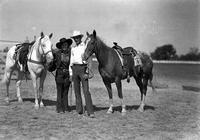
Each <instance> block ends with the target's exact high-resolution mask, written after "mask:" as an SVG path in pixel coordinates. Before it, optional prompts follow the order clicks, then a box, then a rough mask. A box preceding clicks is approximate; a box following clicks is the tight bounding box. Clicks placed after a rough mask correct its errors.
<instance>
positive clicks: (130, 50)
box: [113, 42, 142, 82]
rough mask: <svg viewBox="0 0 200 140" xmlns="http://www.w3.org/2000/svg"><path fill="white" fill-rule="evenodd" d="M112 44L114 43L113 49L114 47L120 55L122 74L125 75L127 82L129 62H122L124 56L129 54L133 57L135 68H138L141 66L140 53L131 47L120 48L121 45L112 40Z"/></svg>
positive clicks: (128, 79) (128, 78)
mask: <svg viewBox="0 0 200 140" xmlns="http://www.w3.org/2000/svg"><path fill="white" fill-rule="evenodd" d="M113 44H114V46H113V49H115V50H116V51H117V52H118V54H119V55H120V57H121V59H122V60H121V61H122V68H123V75H124V77H125V76H127V82H129V81H130V75H129V68H128V67H129V66H128V65H129V64H127V63H124V62H126V61H125V57H124V56H125V55H131V57H132V58H133V59H134V66H135V69H140V68H141V66H142V61H141V58H140V55H139V54H138V52H137V51H136V50H135V49H134V48H132V47H127V48H124V49H122V47H120V46H119V45H118V44H117V43H116V42H113ZM135 71H136V70H135ZM137 71H138V70H137ZM135 75H138V74H137V73H136V72H135Z"/></svg>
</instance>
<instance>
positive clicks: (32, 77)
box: [30, 71, 39, 109]
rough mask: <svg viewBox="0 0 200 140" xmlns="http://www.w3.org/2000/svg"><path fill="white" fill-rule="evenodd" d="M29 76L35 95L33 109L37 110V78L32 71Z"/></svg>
mask: <svg viewBox="0 0 200 140" xmlns="http://www.w3.org/2000/svg"><path fill="white" fill-rule="evenodd" d="M30 74H31V79H32V82H33V89H34V93H35V109H39V104H38V85H37V76H36V75H35V73H34V72H33V71H31V72H30Z"/></svg>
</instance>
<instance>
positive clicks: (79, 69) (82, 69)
mask: <svg viewBox="0 0 200 140" xmlns="http://www.w3.org/2000/svg"><path fill="white" fill-rule="evenodd" d="M86 68H87V67H86V65H78V64H76V65H73V67H72V70H73V82H74V92H75V97H76V111H77V113H79V114H82V113H83V105H82V98H81V85H80V84H82V87H83V94H84V97H85V104H86V109H87V113H88V114H89V115H90V114H93V113H94V110H93V104H92V98H91V94H90V92H89V83H88V79H85V77H84V75H85V73H86Z"/></svg>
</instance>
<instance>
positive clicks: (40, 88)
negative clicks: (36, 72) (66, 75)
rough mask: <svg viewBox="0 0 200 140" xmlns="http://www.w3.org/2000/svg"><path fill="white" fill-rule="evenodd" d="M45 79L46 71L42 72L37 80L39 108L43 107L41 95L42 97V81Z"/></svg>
mask: <svg viewBox="0 0 200 140" xmlns="http://www.w3.org/2000/svg"><path fill="white" fill-rule="evenodd" d="M45 78H46V71H43V72H42V74H41V77H40V80H39V82H40V83H39V101H40V107H44V103H43V102H42V95H43V87H44V80H45Z"/></svg>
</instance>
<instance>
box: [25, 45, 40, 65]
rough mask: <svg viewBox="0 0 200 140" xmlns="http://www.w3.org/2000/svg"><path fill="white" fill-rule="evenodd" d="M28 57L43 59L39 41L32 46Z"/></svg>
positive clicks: (37, 59)
mask: <svg viewBox="0 0 200 140" xmlns="http://www.w3.org/2000/svg"><path fill="white" fill-rule="evenodd" d="M28 58H29V59H31V60H34V61H38V62H40V61H41V55H40V53H39V43H38V42H37V43H35V44H34V45H33V46H32V48H31V50H30V52H29V55H28Z"/></svg>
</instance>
